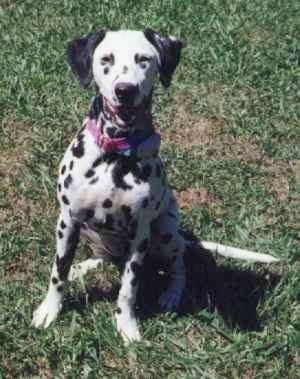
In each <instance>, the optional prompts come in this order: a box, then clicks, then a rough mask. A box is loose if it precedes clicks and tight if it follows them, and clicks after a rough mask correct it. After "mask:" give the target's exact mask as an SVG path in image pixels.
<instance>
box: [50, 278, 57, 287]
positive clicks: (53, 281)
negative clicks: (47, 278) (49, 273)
mask: <svg viewBox="0 0 300 379" xmlns="http://www.w3.org/2000/svg"><path fill="white" fill-rule="evenodd" d="M51 281H52V283H53V284H54V285H56V284H57V283H58V279H57V278H56V277H55V276H53V278H52V279H51Z"/></svg>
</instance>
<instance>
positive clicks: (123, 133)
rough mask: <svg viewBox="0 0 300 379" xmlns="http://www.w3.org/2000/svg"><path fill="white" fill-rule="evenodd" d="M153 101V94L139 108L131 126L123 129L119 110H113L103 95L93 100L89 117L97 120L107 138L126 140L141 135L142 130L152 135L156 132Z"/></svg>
mask: <svg viewBox="0 0 300 379" xmlns="http://www.w3.org/2000/svg"><path fill="white" fill-rule="evenodd" d="M151 100H152V94H151V95H150V96H149V97H148V98H147V99H145V100H144V101H143V103H142V104H141V105H140V106H139V107H138V108H137V110H136V115H135V117H134V120H133V121H132V122H131V123H130V125H128V126H127V125H125V127H124V126H123V127H121V126H120V124H119V123H118V114H117V108H113V107H112V106H111V105H110V104H109V103H108V101H107V100H106V99H104V98H103V96H102V95H101V94H97V95H96V96H95V97H94V98H93V100H92V103H91V106H90V110H89V113H88V117H89V118H90V119H93V120H97V124H98V125H99V128H100V129H101V133H103V134H104V136H105V137H109V138H123V137H125V138H126V137H129V136H133V135H134V134H136V133H141V131H142V130H144V131H145V132H148V133H149V134H151V133H153V132H154V128H153V124H152V114H151V103H152V101H151ZM148 133H147V134H148Z"/></svg>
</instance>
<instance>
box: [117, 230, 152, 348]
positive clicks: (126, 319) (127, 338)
mask: <svg viewBox="0 0 300 379" xmlns="http://www.w3.org/2000/svg"><path fill="white" fill-rule="evenodd" d="M139 229H140V230H139ZM141 229H142V228H138V230H137V233H136V236H137V237H136V238H135V239H134V240H132V241H131V244H130V254H129V259H128V261H127V262H126V264H125V267H124V272H123V275H122V278H121V288H120V292H119V296H118V300H117V310H116V313H115V317H116V321H117V329H118V331H119V332H120V333H121V336H122V337H123V340H124V342H125V343H129V342H131V341H139V340H140V338H141V337H140V333H139V330H138V325H137V320H136V317H135V301H136V293H137V289H138V283H139V275H140V271H141V268H142V263H143V258H144V256H145V254H146V252H147V250H148V246H149V236H150V231H149V230H145V229H144V230H141Z"/></svg>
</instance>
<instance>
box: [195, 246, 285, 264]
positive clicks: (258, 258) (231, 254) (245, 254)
mask: <svg viewBox="0 0 300 379" xmlns="http://www.w3.org/2000/svg"><path fill="white" fill-rule="evenodd" d="M200 243H201V246H202V247H203V248H204V249H206V250H210V251H212V252H215V253H217V254H220V255H223V257H226V258H235V259H242V260H245V261H252V262H262V263H271V262H278V261H279V259H278V258H275V257H273V256H272V255H270V254H262V253H255V252H254V251H249V250H243V249H239V248H237V247H232V246H225V245H221V244H220V243H216V242H208V241H201V242H200Z"/></svg>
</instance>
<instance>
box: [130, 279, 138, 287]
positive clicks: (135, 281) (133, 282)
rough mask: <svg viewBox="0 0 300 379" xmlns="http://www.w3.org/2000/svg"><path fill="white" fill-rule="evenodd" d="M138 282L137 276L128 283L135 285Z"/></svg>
mask: <svg viewBox="0 0 300 379" xmlns="http://www.w3.org/2000/svg"><path fill="white" fill-rule="evenodd" d="M137 283H138V279H137V278H133V279H132V280H131V282H130V284H131V285H132V287H135V286H136V285H137Z"/></svg>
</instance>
